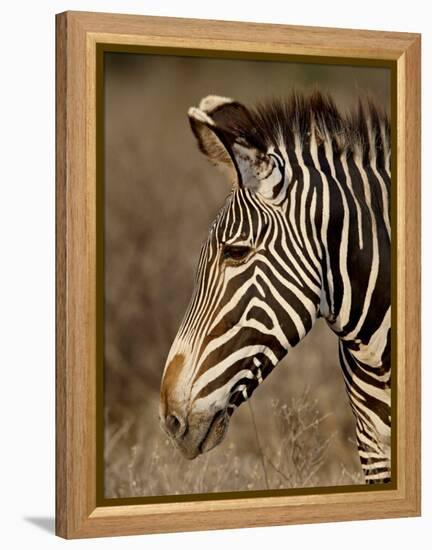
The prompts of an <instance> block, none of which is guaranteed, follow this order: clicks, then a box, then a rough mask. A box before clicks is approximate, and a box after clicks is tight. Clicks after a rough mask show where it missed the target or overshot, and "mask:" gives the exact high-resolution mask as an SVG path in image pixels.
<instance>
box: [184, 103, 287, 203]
mask: <svg viewBox="0 0 432 550" xmlns="http://www.w3.org/2000/svg"><path fill="white" fill-rule="evenodd" d="M188 115H189V121H190V125H191V128H192V131H193V133H194V134H195V137H196V138H197V141H198V146H199V148H200V150H201V151H202V152H203V153H204V154H205V155H206V156H207V158H208V159H209V160H210V161H212V162H213V163H214V164H215V165H216V166H218V167H219V168H220V169H221V170H222V171H223V172H224V173H226V174H227V176H228V178H229V181H230V183H231V184H234V185H237V186H238V187H244V188H249V189H251V190H253V191H256V192H260V193H262V194H263V195H268V194H269V192H271V190H272V189H273V187H274V186H275V182H276V180H278V181H280V179H281V175H280V170H279V165H278V163H277V162H275V158H274V157H273V156H272V155H270V154H267V153H266V152H264V151H262V150H260V148H259V147H258V146H256V145H251V144H250V143H249V141H248V139H247V137H246V135H247V132H246V131H245V130H246V129H248V128H253V127H254V122H253V120H252V116H251V114H250V112H249V111H248V110H247V108H246V107H244V106H243V105H242V104H241V103H238V102H237V101H234V100H233V99H230V98H227V97H220V96H207V97H205V98H204V99H202V100H201V103H200V105H199V107H198V108H197V107H191V108H190V109H189V111H188ZM275 168H276V170H275Z"/></svg>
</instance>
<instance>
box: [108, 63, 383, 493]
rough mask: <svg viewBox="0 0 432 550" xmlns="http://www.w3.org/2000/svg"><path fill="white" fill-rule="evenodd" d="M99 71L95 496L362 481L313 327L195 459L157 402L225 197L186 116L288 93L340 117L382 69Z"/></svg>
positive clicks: (166, 67) (266, 66) (202, 66)
mask: <svg viewBox="0 0 432 550" xmlns="http://www.w3.org/2000/svg"><path fill="white" fill-rule="evenodd" d="M106 70H107V80H106V199H105V200H106V204H105V209H106V268H105V282H106V294H105V300H106V323H105V464H106V470H105V494H106V496H107V497H129V496H149V495H163V494H183V493H186V494H188V493H201V492H215V491H236V490H251V489H265V488H267V487H269V488H272V489H275V488H282V487H284V488H289V487H304V486H328V485H340V484H352V483H362V482H363V478H362V473H361V470H360V464H359V459H358V454H357V448H356V444H355V436H354V422H353V418H352V414H351V410H350V407H349V404H348V400H347V397H346V394H345V389H344V383H343V379H342V375H341V372H340V370H339V365H338V356H337V341H336V338H335V336H334V335H333V334H332V333H331V331H330V330H329V329H328V328H327V326H326V325H325V323H324V322H323V321H319V322H318V323H317V325H316V327H315V328H314V329H313V331H312V332H311V333H310V334H309V335H308V337H307V338H306V339H305V340H304V341H303V342H302V343H301V344H300V345H299V346H298V347H297V348H296V349H295V350H293V352H292V353H290V356H289V357H288V358H287V359H286V360H284V361H283V362H282V364H281V365H280V366H278V367H277V368H276V369H275V372H274V373H273V374H272V375H271V376H270V377H269V379H268V380H266V382H265V384H263V385H262V386H261V387H259V388H258V390H257V391H256V392H255V394H254V396H253V399H252V401H251V405H252V411H251V409H250V408H249V405H247V404H246V405H242V406H241V407H240V409H239V410H238V411H237V412H236V413H235V415H234V417H233V419H232V422H231V426H230V429H229V431H228V435H227V437H226V439H225V441H224V442H223V443H222V444H221V445H220V446H219V447H218V448H216V449H214V450H213V451H211V452H210V453H208V454H206V455H204V456H202V457H199V458H198V459H196V460H195V461H192V462H189V461H187V460H185V459H183V458H182V457H181V456H180V454H179V453H178V452H177V451H176V450H175V449H174V448H173V447H172V446H171V444H170V443H169V442H168V441H167V440H166V437H165V435H164V434H163V432H162V430H161V429H160V428H159V421H158V391H159V383H160V377H161V374H162V369H163V366H164V362H165V358H166V355H167V353H168V350H169V347H170V344H171V342H172V340H173V338H174V336H175V333H176V331H177V328H178V325H179V323H180V320H181V317H182V314H183V312H184V310H185V308H186V305H187V302H188V300H189V297H190V295H191V291H192V283H193V271H194V266H195V261H196V258H197V256H198V252H199V249H200V245H201V242H202V240H203V239H204V238H205V236H206V234H207V229H208V226H209V224H210V222H211V220H212V219H213V218H214V216H215V214H216V212H217V210H218V208H219V207H220V205H221V204H222V201H223V198H224V196H225V195H226V193H227V191H228V189H227V187H226V183H225V182H224V180H223V177H222V176H221V175H219V174H218V173H217V172H216V171H215V170H214V169H213V168H212V167H211V166H210V165H209V164H208V163H207V161H206V160H205V159H204V158H203V157H202V156H201V155H200V154H199V153H198V151H197V148H196V145H195V142H194V139H193V136H192V134H191V132H190V129H189V126H188V122H187V117H186V112H187V109H188V107H189V106H190V105H194V104H195V105H196V104H197V103H198V102H199V100H200V98H201V97H202V96H204V95H207V94H209V93H214V94H220V95H225V96H226V95H230V96H233V97H236V98H237V99H239V100H241V101H243V102H245V103H253V102H254V101H256V100H257V99H263V98H266V97H269V96H283V95H284V94H285V93H286V91H288V90H290V89H291V88H292V86H293V84H295V85H296V87H297V88H300V89H302V88H304V87H310V86H315V85H316V86H319V87H320V89H322V88H324V89H325V90H328V91H329V92H331V93H332V94H333V95H334V96H335V98H336V101H337V102H338V104H339V105H340V106H342V107H344V106H347V105H349V104H350V102H351V101H352V97H353V94H357V91H358V90H368V91H369V92H370V93H372V94H373V95H374V96H375V97H376V98H377V100H378V101H381V102H382V104H383V105H384V106H388V103H387V102H388V98H389V87H390V80H389V75H388V73H387V71H385V70H382V69H370V70H369V69H361V68H352V67H322V66H321V67H320V66H313V65H299V64H297V65H296V64H280V63H262V62H244V61H226V60H224V61H221V60H201V59H199V58H197V59H194V58H189V59H185V58H174V57H172V58H160V57H158V56H140V55H131V54H112V55H110V56H109V59H108V60H107V65H106ZM253 419H255V423H256V429H255V426H254V422H253Z"/></svg>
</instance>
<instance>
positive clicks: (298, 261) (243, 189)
mask: <svg viewBox="0 0 432 550" xmlns="http://www.w3.org/2000/svg"><path fill="white" fill-rule="evenodd" d="M189 120H190V124H191V128H192V131H193V133H194V135H195V137H196V139H197V142H198V146H199V148H200V150H201V151H202V152H203V153H204V154H205V155H206V156H207V157H208V158H209V159H210V160H211V161H212V162H213V163H214V164H216V165H217V166H218V167H219V168H221V169H222V170H223V171H224V172H225V174H226V175H227V177H228V179H229V182H230V183H231V184H232V190H231V193H230V194H229V196H228V198H227V199H226V201H225V204H224V205H223V206H222V208H221V210H220V211H219V213H218V215H217V218H216V220H215V221H214V223H213V224H212V226H211V228H210V231H209V234H208V236H207V239H206V241H205V243H204V244H203V246H202V249H201V253H200V257H199V261H198V266H197V271H196V279H195V288H194V292H193V295H192V298H191V301H190V304H189V306H188V309H187V311H186V313H185V316H184V319H183V321H182V324H181V326H180V328H179V331H178V334H177V336H176V338H175V340H174V342H173V344H172V347H171V350H170V353H169V356H168V359H167V362H166V366H165V370H164V374H163V378H162V385H161V402H160V418H161V424H162V427H163V428H164V429H165V431H166V432H167V433H168V434H169V436H170V437H171V438H172V439H173V441H174V442H175V444H176V446H177V447H178V448H179V449H180V450H181V451H182V452H183V454H184V455H185V456H186V457H188V458H195V457H196V456H197V455H199V454H200V453H203V452H206V451H208V450H210V449H211V448H213V447H215V446H216V445H217V444H219V443H220V442H221V441H222V439H223V437H224V435H225V433H226V430H227V427H228V422H229V418H230V416H231V415H232V413H233V411H234V410H235V408H236V407H238V406H239V405H240V404H241V403H242V402H244V401H245V400H246V399H248V398H249V397H250V396H251V394H252V392H253V391H254V390H255V389H256V388H257V386H258V385H259V384H260V383H261V382H262V381H263V380H264V379H265V378H266V376H267V375H268V374H269V373H270V372H271V371H272V369H273V368H274V367H275V366H276V365H277V363H278V362H279V361H280V360H281V359H282V358H283V357H284V356H285V354H286V353H287V351H288V350H289V348H291V347H293V346H294V345H296V344H297V343H298V342H299V341H300V340H301V339H302V338H303V337H304V336H305V334H306V333H307V332H308V331H309V330H310V329H311V327H312V325H313V323H314V321H315V319H316V317H317V315H318V311H319V307H320V295H321V288H320V287H321V285H320V280H321V271H320V270H321V268H320V265H321V264H320V250H319V247H318V242H317V239H315V242H314V243H312V244H311V243H310V242H309V241H308V242H307V243H306V242H305V240H306V237H305V235H306V233H307V232H309V233H310V232H311V231H313V232H314V231H315V229H314V228H313V226H314V223H315V216H316V211H317V204H316V197H314V194H313V193H312V192H309V191H308V190H306V192H305V194H304V192H303V191H302V190H301V189H300V187H299V186H298V185H297V184H298V179H299V177H298V173H296V168H295V167H294V165H293V163H292V162H291V161H290V158H289V154H288V152H287V148H286V147H285V145H284V144H283V143H282V138H281V142H280V143H279V145H278V144H275V143H273V144H271V145H270V144H268V143H266V140H265V135H263V131H262V129H259V128H256V127H254V126H253V124H251V112H250V111H249V110H248V109H246V107H244V106H243V105H241V104H240V103H238V102H236V101H233V100H231V99H228V98H221V97H216V96H209V97H206V98H205V99H203V100H202V101H201V103H200V106H199V108H191V109H190V110H189ZM245 128H249V129H252V131H249V132H248V133H246V132H245V131H244V129H245ZM306 183H307V182H306ZM306 183H305V182H303V184H304V186H305V185H306ZM306 195H307V197H306ZM305 199H306V200H307V206H305V202H304V201H305ZM315 237H316V235H315ZM309 240H310V237H309Z"/></svg>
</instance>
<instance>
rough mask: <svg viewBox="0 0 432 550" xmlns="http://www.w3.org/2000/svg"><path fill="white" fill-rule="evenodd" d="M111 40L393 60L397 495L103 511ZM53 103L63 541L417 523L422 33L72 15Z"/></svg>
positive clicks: (64, 21) (61, 21) (61, 18)
mask: <svg viewBox="0 0 432 550" xmlns="http://www.w3.org/2000/svg"><path fill="white" fill-rule="evenodd" d="M107 42H108V43H111V44H121V45H126V44H127V45H131V46H133V45H146V46H152V47H171V48H173V47H175V48H180V49H181V48H185V47H187V48H196V49H203V50H218V51H219V50H223V51H225V52H226V51H232V52H238V51H242V52H250V53H254V54H259V53H267V54H288V55H292V56H314V57H315V58H318V59H319V58H323V59H324V58H327V59H328V58H335V59H339V62H340V61H341V60H346V64H350V63H353V62H355V60H358V59H369V60H387V61H391V62H394V64H395V68H396V73H395V74H396V102H397V132H396V136H395V141H394V143H396V153H397V155H396V157H397V161H396V164H395V167H396V171H397V181H396V182H395V180H394V179H393V185H394V186H396V193H397V211H396V219H393V220H392V224H396V226H397V245H396V253H397V254H396V255H397V261H396V262H394V264H393V268H394V270H396V276H397V281H398V284H397V299H396V303H395V304H394V305H393V308H396V313H395V315H396V319H397V373H398V375H397V376H398V385H397V396H396V397H397V399H396V402H397V425H396V428H395V429H396V430H397V436H396V445H397V456H398V460H397V468H396V474H395V475H396V483H395V485H394V488H392V489H391V490H387V491H368V492H365V491H363V492H362V491H359V492H346V493H334V494H307V495H296V496H277V497H263V498H253V499H251V498H248V499H229V498H227V499H222V500H212V501H194V502H170V503H158V504H153V503H150V504H140V505H118V506H97V499H96V469H97V468H96V352H97V350H96V295H97V291H98V289H97V285H96V263H97V258H96V239H97V231H96V184H95V182H96V109H97V105H96V85H95V82H96V49H97V45H98V44H100V43H107ZM56 97H57V126H56V131H57V152H56V154H57V161H56V179H57V198H56V209H57V218H56V220H57V250H56V253H57V267H56V269H57V288H56V293H57V294H56V303H57V329H56V331H57V332H56V338H57V354H56V391H57V400H56V430H57V436H56V437H57V438H56V464H57V471H56V496H57V498H56V532H57V534H58V535H59V536H62V537H65V538H78V537H96V536H113V535H126V534H139V533H155V532H172V531H185V530H203V529H221V528H233V527H251V526H263V525H280V524H289V523H307V522H320V521H336V520H350V519H367V518H385V517H400V516H415V515H419V514H420V35H418V34H408V33H392V32H375V31H373V32H372V31H357V30H343V29H325V28H312V27H293V26H286V25H263V24H255V23H234V22H223V21H202V20H193V19H189V20H188V19H171V18H159V17H142V16H128V15H114V14H102V13H85V12H66V13H62V14H59V15H57V83H56ZM392 177H393V176H392ZM393 475H394V474H393Z"/></svg>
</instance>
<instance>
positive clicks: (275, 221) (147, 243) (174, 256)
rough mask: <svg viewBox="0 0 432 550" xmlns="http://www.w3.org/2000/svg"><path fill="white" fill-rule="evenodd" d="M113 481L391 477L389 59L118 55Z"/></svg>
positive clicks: (277, 484)
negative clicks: (375, 62) (380, 62)
mask: <svg viewBox="0 0 432 550" xmlns="http://www.w3.org/2000/svg"><path fill="white" fill-rule="evenodd" d="M103 87H104V90H103V92H104V105H105V112H104V181H103V186H104V212H105V214H104V361H103V380H104V387H103V413H104V414H103V421H104V426H103V430H104V443H103V457H104V495H105V497H106V498H107V499H124V498H132V497H134V498H137V497H161V496H174V495H209V494H211V495H216V494H218V493H219V494H221V493H233V494H245V492H250V493H251V494H252V492H254V494H255V495H256V491H284V490H287V489H289V490H296V489H297V490H298V489H304V488H316V489H317V491H318V490H319V489H320V488H329V487H334V488H338V487H339V488H340V487H347V486H349V487H356V486H361V485H373V486H376V487H378V486H383V485H384V484H387V483H388V482H390V481H391V458H392V457H391V448H392V431H391V406H392V400H391V283H392V281H391V164H390V163H391V134H390V125H391V73H390V70H389V69H386V68H380V67H366V66H360V65H359V66H344V65H332V64H313V63H292V62H288V61H279V60H278V61H276V60H252V59H230V58H227V57H223V58H217V57H203V56H197V55H190V56H187V55H184V56H179V55H158V54H148V53H125V52H111V53H105V62H104V80H103Z"/></svg>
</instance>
